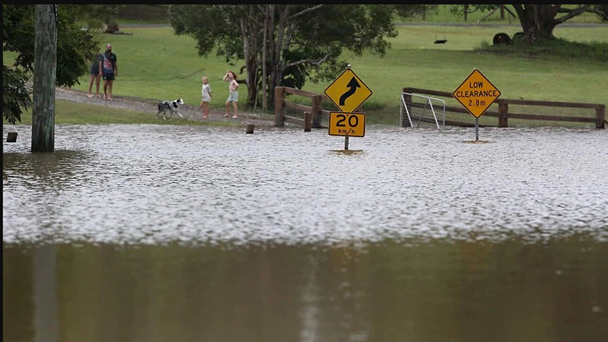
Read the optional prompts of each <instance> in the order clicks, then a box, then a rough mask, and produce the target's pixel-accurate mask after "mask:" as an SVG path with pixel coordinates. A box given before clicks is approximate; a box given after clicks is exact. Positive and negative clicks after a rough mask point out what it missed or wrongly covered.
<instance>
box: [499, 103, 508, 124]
mask: <svg viewBox="0 0 608 342" xmlns="http://www.w3.org/2000/svg"><path fill="white" fill-rule="evenodd" d="M508 115H509V104H507V103H504V102H502V101H500V100H499V102H498V127H509V117H508Z"/></svg>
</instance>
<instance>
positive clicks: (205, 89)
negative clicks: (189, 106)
mask: <svg viewBox="0 0 608 342" xmlns="http://www.w3.org/2000/svg"><path fill="white" fill-rule="evenodd" d="M201 81H202V82H203V85H202V87H201V110H202V111H203V119H206V118H208V117H209V102H211V86H210V85H209V79H208V78H207V76H203V78H202V79H201Z"/></svg>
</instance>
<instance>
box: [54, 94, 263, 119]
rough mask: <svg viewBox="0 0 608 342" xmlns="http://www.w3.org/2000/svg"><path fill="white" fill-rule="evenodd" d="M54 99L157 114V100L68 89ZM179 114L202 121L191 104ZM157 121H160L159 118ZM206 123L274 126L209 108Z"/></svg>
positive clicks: (248, 115)
mask: <svg viewBox="0 0 608 342" xmlns="http://www.w3.org/2000/svg"><path fill="white" fill-rule="evenodd" d="M55 98H56V99H59V100H65V101H72V102H78V103H85V104H90V105H96V106H104V107H112V108H122V109H130V110H135V111H139V112H144V113H150V115H154V116H155V115H156V112H157V109H156V108H157V107H156V106H157V104H158V101H159V100H156V99H145V98H136V97H129V96H114V98H113V101H104V100H102V99H99V98H95V97H93V98H89V97H88V96H87V93H86V92H83V91H79V90H74V89H69V88H61V87H58V88H56V89H55ZM180 112H181V113H182V115H183V116H184V118H186V119H188V120H194V121H203V119H202V114H201V109H200V107H199V106H198V103H197V104H196V105H192V104H184V105H183V106H182V107H181V110H180ZM159 120H162V118H160V119H159ZM205 121H206V122H218V121H225V122H233V123H238V124H241V125H245V126H246V125H248V124H254V125H255V126H256V127H273V126H274V117H273V116H272V115H269V114H257V113H248V112H244V111H241V110H239V118H238V119H232V118H231V117H228V118H226V117H224V112H223V111H221V112H220V111H218V110H217V109H215V110H214V109H213V108H211V109H210V111H209V118H208V119H205Z"/></svg>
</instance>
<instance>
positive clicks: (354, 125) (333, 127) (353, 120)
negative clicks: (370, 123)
mask: <svg viewBox="0 0 608 342" xmlns="http://www.w3.org/2000/svg"><path fill="white" fill-rule="evenodd" d="M329 135H340V136H349V137H364V136H365V114H363V113H345V112H329Z"/></svg>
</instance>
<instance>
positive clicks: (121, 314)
mask: <svg viewBox="0 0 608 342" xmlns="http://www.w3.org/2000/svg"><path fill="white" fill-rule="evenodd" d="M9 130H10V131H17V132H18V133H19V138H18V140H17V142H16V143H6V142H4V143H3V150H4V153H3V170H4V172H5V173H6V175H7V179H5V180H4V182H3V274H4V278H3V285H4V286H3V298H4V313H5V315H3V316H4V318H3V323H4V329H3V336H4V340H6V341H34V340H36V341H39V340H40V341H75V340H79V341H108V340H112V341H165V340H168V339H173V340H179V341H260V342H261V341H264V342H273V341H277V342H278V341H324V342H326V341H397V340H399V341H467V342H469V341H488V340H492V341H505V342H507V341H508V342H511V341H518V342H519V341H541V342H544V341H547V342H549V341H551V342H554V341H573V340H580V341H583V340H584V341H601V340H604V339H605V338H606V337H607V336H608V316H607V315H608V312H606V311H607V310H608V291H607V290H606V289H608V266H607V263H606V260H608V182H607V181H606V180H607V179H608V175H607V169H608V168H607V165H608V149H606V146H608V134H607V133H606V131H605V130H596V129H594V128H589V129H566V128H533V129H532V128H529V129H526V128H502V129H499V128H481V129H480V132H479V138H480V141H475V131H474V129H470V128H447V129H445V130H443V131H438V130H436V129H415V130H413V129H406V128H396V127H379V126H378V127H374V126H372V127H367V128H366V135H365V137H363V138H354V137H353V138H350V139H349V140H350V142H349V150H344V138H342V137H336V136H329V135H328V134H327V131H326V130H313V131H312V132H308V133H306V132H303V131H302V130H301V129H298V128H293V129H290V128H281V129H279V128H276V129H273V128H264V129H256V131H255V133H254V134H245V130H244V129H243V128H230V127H208V126H165V125H162V126H157V125H143V126H138V125H108V126H92V125H69V126H62V125H58V126H56V137H55V152H54V153H50V154H44V153H43V154H40V153H36V154H33V153H30V152H29V151H30V146H31V145H30V137H31V128H30V126H25V125H17V126H4V127H3V132H4V136H6V134H7V132H8V131H9ZM7 312H10V313H11V314H10V315H7V314H6V313H7Z"/></svg>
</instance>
